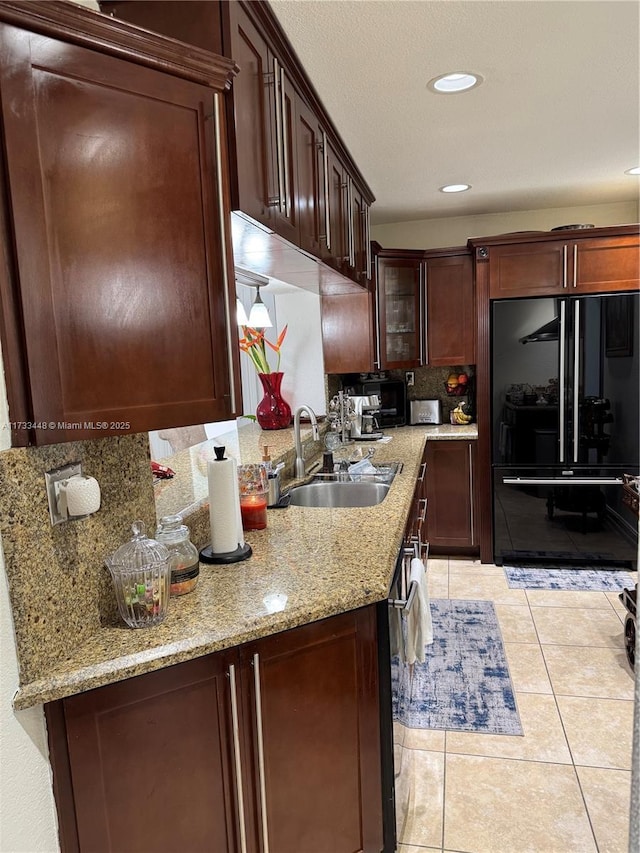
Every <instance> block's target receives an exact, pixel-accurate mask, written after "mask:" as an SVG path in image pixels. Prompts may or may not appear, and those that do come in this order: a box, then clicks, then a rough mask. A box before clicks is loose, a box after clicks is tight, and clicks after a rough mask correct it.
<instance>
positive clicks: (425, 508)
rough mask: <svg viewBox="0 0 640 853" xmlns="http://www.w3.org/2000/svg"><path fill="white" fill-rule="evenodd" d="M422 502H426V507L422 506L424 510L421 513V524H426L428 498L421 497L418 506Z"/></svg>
mask: <svg viewBox="0 0 640 853" xmlns="http://www.w3.org/2000/svg"><path fill="white" fill-rule="evenodd" d="M420 504H424V507H423V508H422V512H421V513H420V524H424V522H425V519H426V517H427V499H426V498H420V500H419V501H418V507H419V506H420Z"/></svg>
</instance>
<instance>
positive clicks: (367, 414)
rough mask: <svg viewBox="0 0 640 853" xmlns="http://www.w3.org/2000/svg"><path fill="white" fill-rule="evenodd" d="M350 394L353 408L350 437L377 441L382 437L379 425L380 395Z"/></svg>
mask: <svg viewBox="0 0 640 853" xmlns="http://www.w3.org/2000/svg"><path fill="white" fill-rule="evenodd" d="M350 396H351V400H352V401H353V410H354V414H353V419H352V421H351V438H355V439H358V440H360V441H367V440H369V441H377V440H378V439H379V438H382V435H383V434H382V432H381V431H380V427H379V418H380V397H379V396H378V395H377V394H369V395H350Z"/></svg>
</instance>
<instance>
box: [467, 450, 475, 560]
mask: <svg viewBox="0 0 640 853" xmlns="http://www.w3.org/2000/svg"><path fill="white" fill-rule="evenodd" d="M467 450H468V451H469V509H470V521H471V544H472V545H475V544H476V531H475V513H474V510H473V504H474V500H473V451H472V449H471V445H470V444H469V445H467Z"/></svg>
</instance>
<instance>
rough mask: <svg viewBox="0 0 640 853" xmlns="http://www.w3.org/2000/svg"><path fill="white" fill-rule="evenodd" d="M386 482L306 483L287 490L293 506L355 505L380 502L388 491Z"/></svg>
mask: <svg viewBox="0 0 640 853" xmlns="http://www.w3.org/2000/svg"><path fill="white" fill-rule="evenodd" d="M389 488H390V486H389V484H388V483H368V482H362V481H360V482H358V483H351V482H348V483H339V482H336V481H335V480H332V481H330V482H325V483H323V482H317V483H306V484H305V485H303V486H295V487H294V488H293V489H291V491H290V492H289V495H290V497H291V500H290V503H291V504H293V506H316V507H342V508H344V507H356V506H375V504H379V503H382V501H383V500H384V499H385V498H386V496H387V492H388V491H389Z"/></svg>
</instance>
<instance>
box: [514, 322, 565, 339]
mask: <svg viewBox="0 0 640 853" xmlns="http://www.w3.org/2000/svg"><path fill="white" fill-rule="evenodd" d="M559 328H560V321H559V319H558V318H557V317H554V318H553V320H549V322H548V323H545V324H544V326H540V328H539V329H536V330H535V332H531V334H530V335H525V336H524V337H523V338H519V341H520V343H521V344H531V343H535V342H536V341H557V340H558V331H559Z"/></svg>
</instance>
